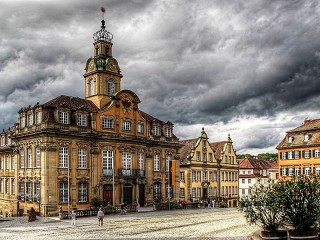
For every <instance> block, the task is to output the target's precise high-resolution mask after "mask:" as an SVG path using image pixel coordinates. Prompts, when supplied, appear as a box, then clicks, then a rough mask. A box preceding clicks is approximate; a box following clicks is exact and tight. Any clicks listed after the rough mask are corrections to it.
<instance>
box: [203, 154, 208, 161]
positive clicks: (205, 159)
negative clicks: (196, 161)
mask: <svg viewBox="0 0 320 240" xmlns="http://www.w3.org/2000/svg"><path fill="white" fill-rule="evenodd" d="M203 162H207V153H203Z"/></svg>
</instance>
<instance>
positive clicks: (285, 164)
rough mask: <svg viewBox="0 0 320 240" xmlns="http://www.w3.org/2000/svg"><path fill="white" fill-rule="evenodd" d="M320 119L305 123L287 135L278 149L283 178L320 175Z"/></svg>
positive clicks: (279, 167)
mask: <svg viewBox="0 0 320 240" xmlns="http://www.w3.org/2000/svg"><path fill="white" fill-rule="evenodd" d="M319 130H320V119H313V120H305V121H304V123H303V124H302V125H301V126H299V127H296V128H294V129H292V130H290V131H288V132H287V133H286V136H285V138H284V139H283V140H282V141H281V142H280V143H279V145H278V146H277V147H276V149H277V150H278V169H279V175H280V176H281V177H288V176H289V177H290V176H292V175H300V174H302V175H310V174H312V173H314V174H319V173H320V141H319V139H320V131H319Z"/></svg>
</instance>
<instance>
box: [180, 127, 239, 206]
mask: <svg viewBox="0 0 320 240" xmlns="http://www.w3.org/2000/svg"><path fill="white" fill-rule="evenodd" d="M208 139H209V138H208V136H207V134H206V133H205V131H204V129H202V132H201V134H200V136H199V137H198V138H195V139H188V140H183V141H180V143H181V144H182V145H183V147H182V148H181V163H180V199H187V200H189V201H200V200H207V199H215V200H216V203H217V204H218V205H219V204H220V203H221V202H225V203H226V204H227V206H229V207H235V206H237V204H238V164H237V161H236V154H235V150H234V149H233V146H232V141H231V138H230V137H228V140H227V141H222V142H214V143H209V140H208Z"/></svg>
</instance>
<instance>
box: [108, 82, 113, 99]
mask: <svg viewBox="0 0 320 240" xmlns="http://www.w3.org/2000/svg"><path fill="white" fill-rule="evenodd" d="M114 92H115V87H114V82H113V80H111V79H110V80H109V81H108V96H113V94H114Z"/></svg>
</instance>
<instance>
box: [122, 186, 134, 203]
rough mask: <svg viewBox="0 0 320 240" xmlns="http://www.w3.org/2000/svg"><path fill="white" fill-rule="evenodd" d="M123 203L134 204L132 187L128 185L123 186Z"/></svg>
mask: <svg viewBox="0 0 320 240" xmlns="http://www.w3.org/2000/svg"><path fill="white" fill-rule="evenodd" d="M123 202H124V203H126V204H132V185H129V184H126V185H124V186H123Z"/></svg>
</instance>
